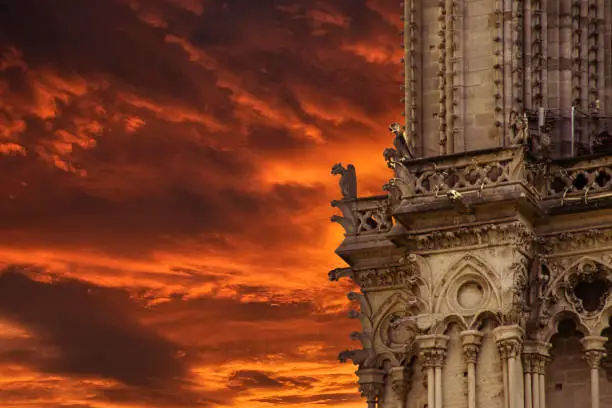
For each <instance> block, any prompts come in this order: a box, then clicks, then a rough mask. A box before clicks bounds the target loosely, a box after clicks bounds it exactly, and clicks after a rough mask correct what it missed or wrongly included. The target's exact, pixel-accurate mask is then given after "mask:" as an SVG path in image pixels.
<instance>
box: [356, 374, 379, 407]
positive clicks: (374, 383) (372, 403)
mask: <svg viewBox="0 0 612 408" xmlns="http://www.w3.org/2000/svg"><path fill="white" fill-rule="evenodd" d="M356 374H357V376H358V377H359V392H361V396H362V397H363V398H365V399H366V401H367V402H368V408H377V407H376V406H377V405H378V401H379V400H380V398H381V397H382V394H383V391H384V386H385V372H384V371H383V370H379V369H377V368H360V369H359V370H357V372H356Z"/></svg>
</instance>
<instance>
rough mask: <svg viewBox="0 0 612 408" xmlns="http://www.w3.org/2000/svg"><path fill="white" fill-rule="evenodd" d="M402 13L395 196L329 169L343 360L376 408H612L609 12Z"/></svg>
mask: <svg viewBox="0 0 612 408" xmlns="http://www.w3.org/2000/svg"><path fill="white" fill-rule="evenodd" d="M405 1H406V3H405V4H404V16H403V19H404V23H405V27H404V50H405V56H404V59H403V62H404V64H405V79H406V81H405V84H404V87H403V89H404V92H405V98H404V101H405V111H404V114H405V119H406V122H405V124H397V123H395V124H392V125H391V126H390V131H391V133H392V136H393V147H392V148H391V147H390V148H388V149H385V151H384V152H383V156H384V159H385V161H386V163H387V165H388V167H389V168H390V169H391V170H392V172H393V177H392V178H391V179H390V180H389V182H388V183H387V184H385V186H384V187H383V189H384V190H385V191H386V194H384V195H381V196H373V197H358V196H357V188H356V187H357V186H356V183H357V180H356V176H355V168H354V167H353V166H347V168H344V167H343V166H342V165H341V164H337V165H335V166H334V169H333V171H332V173H333V174H335V175H339V176H340V186H341V193H342V197H341V198H340V199H339V200H337V201H333V202H332V206H333V207H335V208H336V209H338V210H339V212H340V214H338V215H334V216H333V217H332V221H334V222H337V223H339V224H340V225H341V226H342V228H343V229H344V231H345V238H344V240H343V242H342V243H341V244H340V246H339V247H338V249H337V250H336V253H337V254H338V255H339V256H340V257H341V258H342V259H343V260H344V261H345V262H346V263H347V264H348V266H347V267H345V268H339V269H335V270H333V271H331V272H330V273H329V278H330V280H331V281H337V280H339V279H351V280H352V281H353V282H354V283H356V284H357V285H358V286H359V288H360V290H359V291H358V292H351V293H349V294H348V297H349V299H350V300H351V301H353V302H354V304H355V310H354V311H353V312H351V314H350V317H351V318H355V319H358V320H359V321H360V323H361V327H362V329H361V331H359V332H355V333H352V334H350V336H351V338H352V339H353V340H355V341H356V342H358V343H360V347H355V348H354V349H352V350H347V351H344V352H342V353H340V356H339V358H340V360H341V361H343V362H349V361H350V362H352V363H353V364H354V365H355V366H356V375H357V382H358V384H359V390H360V392H361V394H362V396H363V397H364V399H365V401H366V402H367V404H368V406H369V408H376V407H378V408H387V407H389V408H391V407H393V408H442V407H444V408H476V407H479V408H545V407H547V406H549V407H552V408H578V407H588V406H591V407H592V408H612V340H611V339H612V331H611V329H610V324H611V318H612V294H611V292H612V148H611V147H612V137H610V133H609V132H612V121H611V120H610V117H612V100H611V97H612V36H611V28H610V27H612V3H610V2H609V1H604V0H438V1H433V0H405ZM357 171H358V169H357Z"/></svg>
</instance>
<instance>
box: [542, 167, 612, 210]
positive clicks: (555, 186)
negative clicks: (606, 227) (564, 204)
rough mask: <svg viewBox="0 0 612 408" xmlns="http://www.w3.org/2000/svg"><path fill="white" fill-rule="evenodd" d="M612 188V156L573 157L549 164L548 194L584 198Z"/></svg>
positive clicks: (569, 198)
mask: <svg viewBox="0 0 612 408" xmlns="http://www.w3.org/2000/svg"><path fill="white" fill-rule="evenodd" d="M610 192H612V157H610V156H602V157H593V156H592V157H590V158H584V157H583V158H575V159H566V160H560V161H556V162H554V163H553V164H551V168H550V173H549V177H548V182H547V188H546V197H547V198H560V199H561V200H570V201H571V200H576V199H579V200H584V201H585V202H588V200H589V198H595V197H598V196H601V194H602V193H610Z"/></svg>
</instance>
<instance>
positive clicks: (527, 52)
mask: <svg viewBox="0 0 612 408" xmlns="http://www.w3.org/2000/svg"><path fill="white" fill-rule="evenodd" d="M532 1H533V0H525V4H524V5H523V14H524V16H525V24H524V26H523V29H524V31H523V32H524V34H525V38H524V47H523V52H524V56H523V60H524V65H525V72H524V81H523V101H524V103H523V105H524V107H525V108H526V109H532V108H533V106H532V96H531V95H532V92H531V88H532V86H533V84H532V85H531V86H529V82H531V77H532V72H533V46H532V44H533V32H534V27H533V23H534V21H533V8H532ZM527 28H528V29H527Z"/></svg>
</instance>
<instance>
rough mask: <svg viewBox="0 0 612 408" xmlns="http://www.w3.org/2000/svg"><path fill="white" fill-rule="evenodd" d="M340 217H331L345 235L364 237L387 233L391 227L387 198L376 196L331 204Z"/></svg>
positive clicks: (391, 220) (391, 221)
mask: <svg viewBox="0 0 612 408" xmlns="http://www.w3.org/2000/svg"><path fill="white" fill-rule="evenodd" d="M331 205H332V207H335V208H339V209H340V211H341V212H342V216H339V215H334V216H332V218H331V220H332V222H337V223H339V224H340V225H342V227H343V228H344V230H345V235H366V234H380V233H385V232H388V231H389V230H390V229H391V227H393V219H392V217H391V208H390V203H389V200H388V199H387V197H384V196H376V197H367V198H362V199H356V200H352V201H337V200H334V201H332V202H331Z"/></svg>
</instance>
